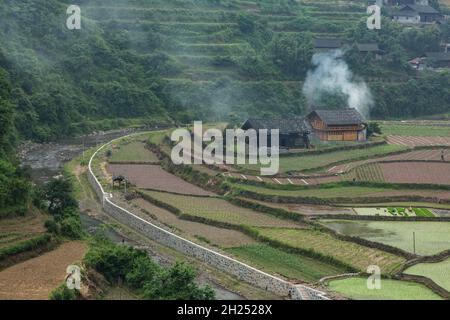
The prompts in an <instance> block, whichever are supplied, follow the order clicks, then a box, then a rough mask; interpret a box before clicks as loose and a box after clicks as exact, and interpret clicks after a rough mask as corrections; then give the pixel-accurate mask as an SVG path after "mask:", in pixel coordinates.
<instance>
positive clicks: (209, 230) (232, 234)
mask: <svg viewBox="0 0 450 320" xmlns="http://www.w3.org/2000/svg"><path fill="white" fill-rule="evenodd" d="M133 204H136V205H137V206H139V208H142V209H144V210H145V211H147V212H150V215H151V216H149V215H148V214H145V213H138V211H137V210H134V212H136V213H138V214H139V216H140V217H141V218H143V219H146V220H151V219H149V218H156V220H157V221H158V222H159V223H161V224H163V225H164V226H165V227H169V228H170V229H171V231H173V232H175V233H181V234H182V235H183V234H184V235H188V236H189V237H190V238H191V239H192V238H198V237H201V238H202V239H207V240H208V241H210V242H211V243H212V244H214V245H218V246H220V247H222V248H231V247H237V246H241V245H248V244H253V243H255V241H254V240H253V239H252V238H250V237H248V236H246V235H244V234H243V233H241V232H238V231H235V230H229V229H223V228H217V227H214V226H210V225H207V224H203V223H198V222H192V221H188V220H181V219H179V218H178V217H177V216H176V215H175V214H173V213H171V212H169V211H167V210H164V209H162V208H159V207H157V206H155V205H153V204H151V203H149V202H148V201H145V200H143V199H136V200H134V201H133ZM150 222H152V221H150Z"/></svg>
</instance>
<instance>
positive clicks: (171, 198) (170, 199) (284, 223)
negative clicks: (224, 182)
mask: <svg viewBox="0 0 450 320" xmlns="http://www.w3.org/2000/svg"><path fill="white" fill-rule="evenodd" d="M143 192H144V193H145V194H147V195H149V196H150V197H152V198H154V199H157V200H159V201H161V202H164V203H167V204H169V205H171V206H173V207H176V208H177V209H179V210H181V212H182V213H186V214H189V215H192V216H196V217H200V218H207V219H211V220H214V221H218V222H225V223H229V224H234V225H248V226H273V227H293V228H295V227H303V225H301V224H299V223H296V222H294V221H288V220H281V219H278V218H275V217H272V216H270V215H267V214H263V213H259V212H256V211H253V210H250V209H245V208H241V207H238V206H235V205H233V204H231V203H229V202H227V201H225V200H222V199H217V198H207V197H189V196H181V195H173V194H169V193H164V192H157V191H143Z"/></svg>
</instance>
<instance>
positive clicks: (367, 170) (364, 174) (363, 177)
mask: <svg viewBox="0 0 450 320" xmlns="http://www.w3.org/2000/svg"><path fill="white" fill-rule="evenodd" d="M343 180H352V181H353V180H354V181H370V182H384V181H385V178H384V172H383V170H382V168H381V167H380V164H378V163H371V164H368V165H363V166H360V167H357V168H355V169H354V170H352V172H350V173H348V174H346V175H345V176H344V177H343Z"/></svg>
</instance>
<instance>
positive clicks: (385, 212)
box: [353, 207, 434, 217]
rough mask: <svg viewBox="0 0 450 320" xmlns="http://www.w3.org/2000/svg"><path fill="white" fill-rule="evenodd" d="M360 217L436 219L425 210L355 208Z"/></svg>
mask: <svg viewBox="0 0 450 320" xmlns="http://www.w3.org/2000/svg"><path fill="white" fill-rule="evenodd" d="M353 210H354V211H355V212H356V213H357V214H358V215H360V216H384V217H392V216H401V217H414V216H418V217H434V214H433V213H432V212H431V211H430V210H428V209H425V208H412V210H410V209H409V208H394V207H389V208H354V209H353Z"/></svg>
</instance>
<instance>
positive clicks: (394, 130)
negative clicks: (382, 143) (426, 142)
mask: <svg viewBox="0 0 450 320" xmlns="http://www.w3.org/2000/svg"><path fill="white" fill-rule="evenodd" d="M381 131H382V132H383V134H385V135H398V136H424V137H445V136H447V137H448V136H450V126H431V125H407V124H388V125H385V124H382V125H381Z"/></svg>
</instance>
